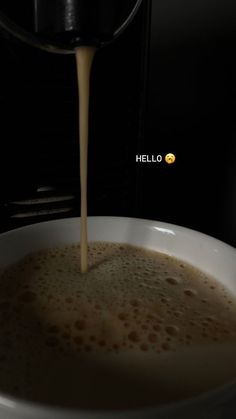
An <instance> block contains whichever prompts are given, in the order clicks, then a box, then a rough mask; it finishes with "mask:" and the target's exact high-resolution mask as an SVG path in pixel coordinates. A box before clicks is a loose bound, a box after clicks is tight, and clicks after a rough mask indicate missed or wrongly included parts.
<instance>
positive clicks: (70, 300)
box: [65, 297, 74, 304]
mask: <svg viewBox="0 0 236 419" xmlns="http://www.w3.org/2000/svg"><path fill="white" fill-rule="evenodd" d="M73 301H74V300H73V298H71V297H67V298H65V302H66V303H67V304H72V303H73Z"/></svg>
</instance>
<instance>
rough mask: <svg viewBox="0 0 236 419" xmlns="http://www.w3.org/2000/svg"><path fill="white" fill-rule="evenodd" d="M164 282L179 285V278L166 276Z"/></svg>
mask: <svg viewBox="0 0 236 419" xmlns="http://www.w3.org/2000/svg"><path fill="white" fill-rule="evenodd" d="M166 282H168V284H170V285H179V283H180V279H179V278H178V279H177V278H173V277H167V278H166Z"/></svg>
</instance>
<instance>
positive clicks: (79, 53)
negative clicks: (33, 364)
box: [75, 47, 96, 273]
mask: <svg viewBox="0 0 236 419" xmlns="http://www.w3.org/2000/svg"><path fill="white" fill-rule="evenodd" d="M95 51H96V50H95V48H92V47H79V48H77V49H76V51H75V53H76V64H77V77H78V89H79V136H80V140H79V141H80V196H81V218H80V220H81V221H80V222H81V227H80V229H81V230H80V246H81V272H82V273H85V272H87V270H88V236H87V172H88V131H89V91H90V73H91V67H92V63H93V58H94V54H95Z"/></svg>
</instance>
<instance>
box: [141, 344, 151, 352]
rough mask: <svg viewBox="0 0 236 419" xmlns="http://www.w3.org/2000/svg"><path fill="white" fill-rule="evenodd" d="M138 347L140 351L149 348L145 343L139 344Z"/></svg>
mask: <svg viewBox="0 0 236 419" xmlns="http://www.w3.org/2000/svg"><path fill="white" fill-rule="evenodd" d="M140 349H141V351H143V352H147V351H148V350H149V346H148V345H147V344H146V343H142V344H141V345H140Z"/></svg>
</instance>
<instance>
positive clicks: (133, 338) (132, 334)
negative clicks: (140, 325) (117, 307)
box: [128, 330, 140, 342]
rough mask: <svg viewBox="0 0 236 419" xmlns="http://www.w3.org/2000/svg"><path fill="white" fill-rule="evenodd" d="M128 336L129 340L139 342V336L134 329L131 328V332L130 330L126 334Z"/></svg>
mask: <svg viewBox="0 0 236 419" xmlns="http://www.w3.org/2000/svg"><path fill="white" fill-rule="evenodd" d="M128 338H129V340H131V342H139V341H140V336H139V334H138V333H137V332H136V331H135V330H132V332H130V333H129V334H128Z"/></svg>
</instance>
